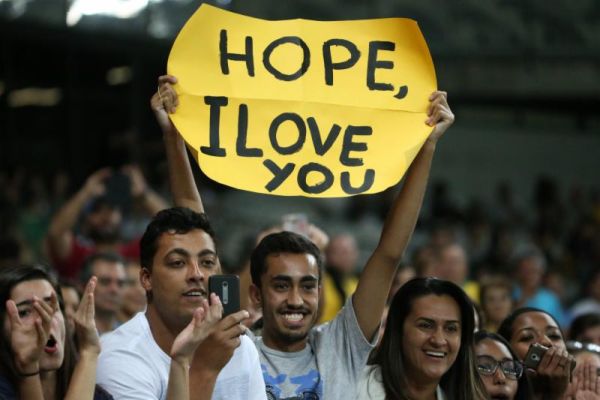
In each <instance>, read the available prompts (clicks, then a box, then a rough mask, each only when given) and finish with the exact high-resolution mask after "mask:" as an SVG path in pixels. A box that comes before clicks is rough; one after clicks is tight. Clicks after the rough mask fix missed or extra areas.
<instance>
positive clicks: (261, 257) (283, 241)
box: [250, 231, 323, 287]
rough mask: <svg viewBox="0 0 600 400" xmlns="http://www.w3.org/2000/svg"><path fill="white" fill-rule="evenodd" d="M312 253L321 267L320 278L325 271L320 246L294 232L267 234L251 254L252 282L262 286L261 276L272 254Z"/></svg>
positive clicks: (319, 267)
mask: <svg viewBox="0 0 600 400" xmlns="http://www.w3.org/2000/svg"><path fill="white" fill-rule="evenodd" d="M279 253H292V254H310V255H312V256H313V257H315V260H316V261H317V267H318V269H319V280H320V279H321V275H322V271H323V256H322V255H321V251H320V250H319V248H318V247H317V246H316V245H315V244H314V243H313V242H311V241H310V240H309V239H308V238H307V237H306V236H303V235H299V234H297V233H294V232H288V231H283V232H278V233H272V234H270V235H267V236H265V237H264V238H263V239H262V240H261V241H260V243H259V244H258V245H257V246H256V247H255V248H254V251H253V252H252V255H251V256H250V274H251V275H252V283H253V284H255V285H256V286H258V287H260V278H261V276H262V275H263V274H264V273H265V271H266V269H267V265H266V260H267V257H268V256H270V255H271V254H279Z"/></svg>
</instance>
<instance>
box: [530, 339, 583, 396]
mask: <svg viewBox="0 0 600 400" xmlns="http://www.w3.org/2000/svg"><path fill="white" fill-rule="evenodd" d="M573 362H574V359H573V356H570V355H569V353H568V352H567V351H566V350H561V349H557V348H556V347H551V348H549V349H548V351H546V353H545V354H544V356H543V357H542V360H541V361H540V364H539V365H538V367H537V369H536V374H537V376H538V377H539V378H541V379H544V380H545V381H546V382H547V386H546V387H547V393H549V394H551V395H552V396H554V398H558V399H560V398H563V396H564V395H565V394H566V393H568V392H567V389H568V388H569V383H570V382H571V365H572V364H573Z"/></svg>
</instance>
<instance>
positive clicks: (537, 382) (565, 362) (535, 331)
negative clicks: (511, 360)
mask: <svg viewBox="0 0 600 400" xmlns="http://www.w3.org/2000/svg"><path fill="white" fill-rule="evenodd" d="M498 334H499V335H500V336H502V337H503V338H504V339H506V340H507V341H508V342H509V343H510V345H511V347H512V349H513V350H514V352H515V354H516V355H517V357H519V359H520V361H522V362H523V363H524V364H525V365H526V371H525V372H526V373H527V374H528V377H529V379H530V381H531V383H532V388H533V396H534V397H533V399H544V400H554V399H556V400H559V399H561V400H562V399H571V398H572V397H570V396H571V395H572V394H573V392H575V391H576V390H574V389H576V388H574V387H573V385H572V380H571V378H572V376H573V375H572V372H573V369H572V368H573V365H574V359H573V356H571V355H569V353H568V352H567V347H566V343H565V339H564V335H563V333H562V331H561V330H560V327H559V325H558V322H557V321H556V320H555V319H554V317H553V316H552V315H550V314H548V313H547V312H545V311H542V310H539V309H537V308H530V307H524V308H519V309H517V310H515V311H513V312H512V313H511V314H510V315H509V316H508V317H507V318H506V319H505V320H504V321H503V322H502V324H501V325H500V327H499V328H498ZM536 345H537V346H536ZM539 345H541V346H543V347H540V346H539ZM532 346H534V347H533V348H531V347H532ZM530 348H531V351H530ZM528 354H529V356H528Z"/></svg>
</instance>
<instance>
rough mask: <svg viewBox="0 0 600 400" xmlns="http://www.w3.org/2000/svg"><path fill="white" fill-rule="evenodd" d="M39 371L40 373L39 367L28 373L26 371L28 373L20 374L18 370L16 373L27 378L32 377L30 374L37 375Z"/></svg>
mask: <svg viewBox="0 0 600 400" xmlns="http://www.w3.org/2000/svg"><path fill="white" fill-rule="evenodd" d="M39 373H40V370H39V369H38V370H37V371H35V372H30V373H28V374H22V373H20V372H17V374H18V375H19V377H21V378H29V377H32V376H36V375H39Z"/></svg>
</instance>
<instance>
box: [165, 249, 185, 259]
mask: <svg viewBox="0 0 600 400" xmlns="http://www.w3.org/2000/svg"><path fill="white" fill-rule="evenodd" d="M171 254H178V255H180V256H185V257H189V256H190V253H189V251H187V250H186V249H182V248H181V247H176V248H174V249H171V250H169V251H168V252H167V254H165V257H168V256H170V255H171Z"/></svg>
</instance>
